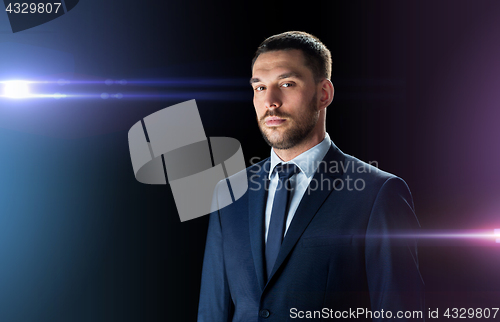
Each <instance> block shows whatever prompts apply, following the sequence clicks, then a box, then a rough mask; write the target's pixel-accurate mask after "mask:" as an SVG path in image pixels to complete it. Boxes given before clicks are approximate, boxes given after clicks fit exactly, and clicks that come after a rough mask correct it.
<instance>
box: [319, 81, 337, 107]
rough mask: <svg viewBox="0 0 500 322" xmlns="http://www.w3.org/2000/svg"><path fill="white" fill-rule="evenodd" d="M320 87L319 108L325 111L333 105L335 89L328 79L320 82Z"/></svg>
mask: <svg viewBox="0 0 500 322" xmlns="http://www.w3.org/2000/svg"><path fill="white" fill-rule="evenodd" d="M318 87H319V88H318V89H319V90H320V93H319V94H320V95H319V106H318V108H319V109H324V108H326V107H327V106H328V105H330V104H331V103H332V101H333V95H334V92H335V90H334V88H333V84H332V82H331V81H330V80H329V79H326V78H325V79H323V80H322V81H321V82H319V84H318Z"/></svg>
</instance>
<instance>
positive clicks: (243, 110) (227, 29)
mask: <svg viewBox="0 0 500 322" xmlns="http://www.w3.org/2000/svg"><path fill="white" fill-rule="evenodd" d="M240 2H241V1H227V2H226V1H224V2H223V1H170V0H166V1H152V0H148V1H138V0H136V1H125V0H120V1H118V0H115V1H113V0H82V1H80V3H79V4H78V5H77V6H76V7H75V8H74V9H73V10H71V11H70V12H68V13H67V14H65V15H63V16H61V17H59V18H57V19H55V20H53V21H51V22H48V23H46V24H44V25H41V26H38V27H35V28H32V29H28V30H26V31H22V32H18V33H15V34H13V33H12V32H11V29H10V26H9V23H8V19H7V15H6V13H5V12H4V11H2V12H3V13H2V12H0V49H1V50H0V80H7V79H14V78H23V77H30V78H33V79H42V80H43V79H55V80H58V79H61V78H62V79H66V80H70V81H75V80H85V81H90V80H92V81H94V82H93V83H80V84H71V83H70V84H65V83H64V82H63V83H62V85H60V84H53V85H50V84H49V85H44V86H41V85H40V86H35V88H36V90H38V91H41V92H42V91H44V90H47V91H49V93H50V94H52V93H54V92H60V93H78V94H79V95H83V94H86V95H91V94H92V95H94V96H89V97H87V96H86V97H80V98H63V99H53V98H51V99H30V100H15V101H13V100H7V99H4V98H0V147H1V151H0V169H1V171H0V173H1V181H0V321H7V322H11V321H21V322H24V321H39V322H45V321H47V322H49V321H50V322H63V321H64V322H66V321H75V322H78V321H93V322H94V321H95V322H97V321H106V322H108V321H120V322H125V321H195V317H196V311H197V302H198V290H199V284H200V273H201V265H202V259H203V250H204V242H205V236H206V229H207V219H208V218H207V217H206V216H205V217H203V218H199V219H196V220H192V221H189V222H186V223H182V224H181V223H180V221H179V218H178V215H177V213H176V208H175V204H174V202H173V198H172V194H171V191H170V188H169V187H168V186H149V185H143V184H140V183H138V182H137V181H136V180H135V178H134V175H133V172H132V165H131V162H130V156H129V153H128V142H127V132H128V129H129V128H130V127H131V126H132V125H133V124H134V123H135V122H137V121H138V120H139V119H140V118H143V117H144V116H147V115H149V114H151V113H153V112H155V111H158V110H160V109H162V108H164V107H167V106H170V105H173V104H176V103H179V102H182V101H185V100H188V99H192V98H196V99H197V103H198V107H199V109H200V113H201V116H202V120H203V123H204V125H205V130H206V134H207V136H229V137H234V138H236V139H238V140H239V141H240V142H241V143H242V145H243V151H244V154H245V158H246V161H247V162H248V163H249V160H250V159H251V157H253V156H258V157H261V158H264V157H266V156H267V155H268V153H269V148H268V147H267V146H265V143H264V141H263V140H262V139H261V137H260V134H259V131H258V129H257V126H256V124H255V121H254V118H255V117H254V112H253V106H252V101H251V98H252V92H251V89H250V86H249V85H247V79H248V78H249V77H250V61H251V58H252V55H253V51H254V50H255V48H256V47H257V45H258V44H259V43H260V42H261V41H262V40H263V39H265V38H266V37H267V36H269V35H272V34H274V33H278V32H283V31H287V30H304V31H308V32H310V33H313V34H315V35H316V36H318V37H319V38H321V39H322V40H323V41H324V42H325V43H326V44H327V46H328V47H329V48H330V49H331V51H332V55H333V77H332V78H333V79H332V81H333V83H334V85H335V89H336V92H335V94H336V95H335V99H334V102H333V104H332V105H331V107H329V109H328V121H327V122H328V132H329V133H330V136H331V137H332V139H333V140H334V141H335V143H336V144H337V145H338V146H339V147H340V148H341V149H342V150H343V151H344V152H346V153H349V154H352V155H355V156H357V157H359V158H361V159H363V160H365V161H371V160H376V161H378V163H379V167H380V168H382V169H383V170H386V171H389V172H392V173H395V174H397V175H399V176H401V177H402V178H404V179H405V180H406V181H407V182H408V184H409V186H410V188H411V190H412V192H413V195H414V200H415V204H416V209H417V214H418V217H419V219H420V221H421V225H422V227H423V228H424V229H429V230H437V231H440V232H449V231H454V230H463V229H490V230H491V231H492V230H493V229H494V228H500V216H499V214H500V198H498V196H499V195H500V186H499V180H500V167H499V166H498V165H499V164H500V149H499V148H498V147H499V146H498V145H499V143H498V142H499V141H498V138H499V135H500V128H499V126H498V122H499V121H498V120H499V119H500V110H499V109H498V107H499V104H500V90H499V89H500V60H499V57H500V22H499V20H498V17H499V15H500V2H499V1H487V0H484V1H458V0H454V1H439V2H438V1H399V0H398V1H335V2H333V1H324V2H319V1H306V2H303V3H300V2H294V1H253V2H245V4H244V5H243V4H240ZM108 79H112V80H123V79H124V80H127V84H126V85H123V84H116V83H112V84H111V85H106V84H105V80H108ZM145 79H148V80H159V79H163V80H170V82H160V83H149V84H147V85H145V84H140V83H138V82H137V81H138V80H145ZM179 79H181V80H183V82H178V80H179ZM211 79H212V80H213V79H216V80H220V79H224V81H220V82H216V83H214V82H213V81H210V80H211ZM134 80H135V81H136V82H134ZM195 80H197V82H194V81H195ZM108 83H110V82H108ZM101 93H108V94H110V95H113V93H121V94H123V98H121V99H118V98H115V97H113V96H109V98H108V99H102V98H100V95H101ZM132 94H133V95H134V96H132ZM146 94H147V95H146ZM499 246H500V244H496V243H494V241H493V242H492V241H491V240H489V241H481V242H479V241H476V240H457V241H447V242H442V241H439V240H435V241H432V240H427V241H425V242H424V243H423V245H422V246H421V248H420V258H421V272H422V275H423V278H424V280H425V283H426V287H427V306H428V307H430V308H432V309H435V308H438V307H439V308H440V309H445V308H447V307H464V308H470V307H471V308H477V307H483V308H484V307H499V306H500V278H499V277H498V274H499V273H498V272H500V247H499ZM497 318H498V317H497Z"/></svg>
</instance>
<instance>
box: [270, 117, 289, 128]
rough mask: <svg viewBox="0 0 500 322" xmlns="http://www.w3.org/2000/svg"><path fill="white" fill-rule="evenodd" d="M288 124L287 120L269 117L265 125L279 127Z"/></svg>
mask: <svg viewBox="0 0 500 322" xmlns="http://www.w3.org/2000/svg"><path fill="white" fill-rule="evenodd" d="M285 122H286V119H282V118H280V117H277V116H269V117H268V118H266V119H265V123H266V125H267V126H279V125H281V124H283V123H285Z"/></svg>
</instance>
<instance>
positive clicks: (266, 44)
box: [252, 31, 332, 83]
mask: <svg viewBox="0 0 500 322" xmlns="http://www.w3.org/2000/svg"><path fill="white" fill-rule="evenodd" d="M292 49H298V50H301V51H302V53H303V54H304V57H305V60H306V66H308V67H309V68H310V69H311V71H312V73H313V76H314V80H315V82H316V83H317V82H319V81H320V80H321V79H322V78H326V79H330V77H331V75H332V54H331V53H330V50H328V48H326V46H325V45H324V44H323V43H322V42H321V40H319V39H318V38H317V37H315V36H313V35H311V34H309V33H307V32H303V31H287V32H284V33H281V34H277V35H274V36H271V37H269V38H267V39H266V40H264V41H263V42H262V43H261V44H260V45H259V48H257V51H256V52H255V55H254V57H253V59H252V69H253V65H254V63H255V61H256V60H257V58H258V57H259V55H260V54H263V53H267V52H270V51H277V50H292Z"/></svg>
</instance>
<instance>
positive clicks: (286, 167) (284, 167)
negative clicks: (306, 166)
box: [276, 163, 299, 180]
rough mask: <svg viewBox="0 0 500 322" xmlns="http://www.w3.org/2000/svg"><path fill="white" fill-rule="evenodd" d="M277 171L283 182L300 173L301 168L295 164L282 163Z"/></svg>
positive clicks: (277, 167)
mask: <svg viewBox="0 0 500 322" xmlns="http://www.w3.org/2000/svg"><path fill="white" fill-rule="evenodd" d="M276 171H277V172H278V176H279V177H280V179H281V180H288V179H289V178H290V177H291V176H293V175H294V174H296V173H297V172H299V168H298V167H297V166H296V165H295V164H293V163H286V164H283V163H280V164H278V165H277V166H276Z"/></svg>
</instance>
